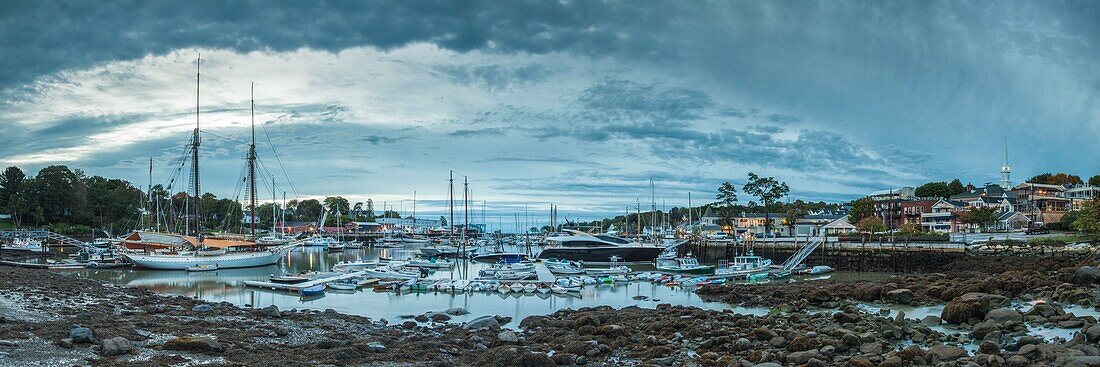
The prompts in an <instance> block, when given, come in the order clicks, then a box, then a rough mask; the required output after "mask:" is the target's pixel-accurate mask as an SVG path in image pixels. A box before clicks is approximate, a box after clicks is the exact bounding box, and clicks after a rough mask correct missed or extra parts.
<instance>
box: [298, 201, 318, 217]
mask: <svg viewBox="0 0 1100 367" xmlns="http://www.w3.org/2000/svg"><path fill="white" fill-rule="evenodd" d="M297 208H298V209H297V213H298V220H300V221H303V222H313V221H319V220H321V211H322V210H324V208H322V207H321V202H320V201H317V199H306V200H302V201H300V202H298V207H297Z"/></svg>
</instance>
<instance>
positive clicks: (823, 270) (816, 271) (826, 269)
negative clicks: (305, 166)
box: [806, 265, 833, 275]
mask: <svg viewBox="0 0 1100 367" xmlns="http://www.w3.org/2000/svg"><path fill="white" fill-rule="evenodd" d="M832 272H833V267H831V266H828V265H818V266H815V267H812V268H810V270H809V271H807V272H806V273H807V274H810V275H821V274H827V273H832Z"/></svg>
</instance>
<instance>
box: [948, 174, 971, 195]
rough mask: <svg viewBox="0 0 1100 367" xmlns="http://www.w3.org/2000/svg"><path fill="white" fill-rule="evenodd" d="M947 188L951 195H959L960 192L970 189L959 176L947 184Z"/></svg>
mask: <svg viewBox="0 0 1100 367" xmlns="http://www.w3.org/2000/svg"><path fill="white" fill-rule="evenodd" d="M947 190H948V191H947V192H948V193H950V194H951V195H958V194H962V193H964V192H967V191H970V189H969V188H967V187H966V186H963V183H962V181H959V179H957V178H956V179H954V180H951V183H949V184H947ZM948 196H950V195H948Z"/></svg>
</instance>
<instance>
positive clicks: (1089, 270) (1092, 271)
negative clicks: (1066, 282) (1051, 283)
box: [1070, 266, 1100, 285]
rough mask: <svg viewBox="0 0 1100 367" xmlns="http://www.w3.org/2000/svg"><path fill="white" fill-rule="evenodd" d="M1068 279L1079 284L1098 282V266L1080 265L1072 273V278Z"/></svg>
mask: <svg viewBox="0 0 1100 367" xmlns="http://www.w3.org/2000/svg"><path fill="white" fill-rule="evenodd" d="M1070 281H1071V282H1073V283H1074V284H1079V285H1089V284H1096V283H1100V268H1096V267H1092V266H1082V267H1081V268H1080V269H1077V271H1076V272H1074V273H1073V278H1070Z"/></svg>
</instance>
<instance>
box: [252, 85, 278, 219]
mask: <svg viewBox="0 0 1100 367" xmlns="http://www.w3.org/2000/svg"><path fill="white" fill-rule="evenodd" d="M249 91H250V92H251V96H252V103H251V104H252V143H251V144H249V145H248V207H249V216H250V217H251V218H250V219H249V220H248V222H249V223H248V225H249V234H251V235H252V239H253V240H255V239H256V83H255V82H253V83H252V85H251V88H250V89H249ZM272 184H273V185H274V180H273V181H272Z"/></svg>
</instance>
